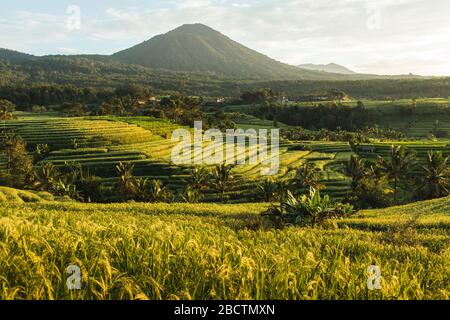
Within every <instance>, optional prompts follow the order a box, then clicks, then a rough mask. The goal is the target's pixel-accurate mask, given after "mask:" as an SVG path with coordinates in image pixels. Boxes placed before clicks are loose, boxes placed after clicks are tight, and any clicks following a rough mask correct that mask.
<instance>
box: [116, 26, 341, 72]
mask: <svg viewBox="0 0 450 320" xmlns="http://www.w3.org/2000/svg"><path fill="white" fill-rule="evenodd" d="M113 58H115V59H117V60H119V61H121V62H125V63H132V64H138V65H143V66H146V67H151V68H157V69H167V70H174V71H187V72H207V73H212V74H217V75H222V76H227V77H232V78H243V79H255V78H266V79H267V78H268V79H285V80H288V79H310V80H314V79H315V80H318V79H327V78H328V79H330V78H333V79H336V78H339V76H338V75H333V74H329V75H326V74H321V73H319V72H315V71H307V70H299V69H298V68H296V67H294V66H290V65H287V64H284V63H281V62H278V61H275V60H273V59H271V58H269V57H267V56H265V55H263V54H260V53H258V52H256V51H254V50H251V49H249V48H247V47H245V46H243V45H241V44H239V43H237V42H235V41H233V40H231V39H230V38H228V37H226V36H225V35H223V34H221V33H219V32H217V31H215V30H213V29H211V28H209V27H207V26H205V25H202V24H192V25H183V26H181V27H179V28H177V29H175V30H172V31H170V32H168V33H166V34H163V35H159V36H156V37H154V38H152V39H150V40H148V41H145V42H143V43H141V44H139V45H137V46H134V47H132V48H129V49H126V50H123V51H120V52H118V53H116V54H114V55H113Z"/></svg>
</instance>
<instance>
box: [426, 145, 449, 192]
mask: <svg viewBox="0 0 450 320" xmlns="http://www.w3.org/2000/svg"><path fill="white" fill-rule="evenodd" d="M448 159H449V157H445V158H444V156H443V154H442V152H441V151H430V152H428V157H427V164H426V165H425V166H423V167H422V171H423V176H422V186H421V188H420V190H423V193H424V196H425V198H427V199H433V198H439V197H444V196H447V195H448V194H449V192H450V169H449V165H448V164H447V163H448Z"/></svg>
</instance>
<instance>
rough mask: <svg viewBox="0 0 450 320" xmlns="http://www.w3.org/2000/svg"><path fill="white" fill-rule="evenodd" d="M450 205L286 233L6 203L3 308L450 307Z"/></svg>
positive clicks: (251, 208)
mask: <svg viewBox="0 0 450 320" xmlns="http://www.w3.org/2000/svg"><path fill="white" fill-rule="evenodd" d="M449 200H450V199H449V198H444V199H439V200H433V201H428V202H423V203H416V204H411V205H408V206H405V207H396V208H389V209H386V210H381V211H368V212H362V213H360V214H358V215H356V216H355V217H352V218H348V219H343V220H339V221H338V222H337V226H336V227H335V228H332V229H311V228H294V227H292V228H286V229H283V230H273V229H271V228H268V225H267V223H266V220H264V218H263V217H261V216H260V215H259V213H260V212H261V211H263V210H265V208H266V207H267V205H265V204H242V205H216V204H196V205H189V204H110V205H93V204H79V203H60V202H49V203H26V204H19V203H11V202H5V203H1V202H0V261H1V265H2V268H0V299H1V300H5V299H154V300H159V299H199V300H202V299H219V300H220V299H225V300H227V299H258V300H264V299H281V300H284V299H286V300H290V299H293V300H296V299H350V300H352V299H357V300H358V299H364V300H366V299H444V300H447V299H449V297H450V291H449V287H448V283H449V279H450V274H449V268H448V267H449V263H448V262H449V259H450V255H449V254H450V215H449V214H450V207H449V205H450V201H449ZM416 214H419V216H418V219H417V218H414V219H416V220H414V223H411V218H413V217H414V216H415V215H416ZM70 265H76V266H78V267H79V268H80V269H81V270H82V275H83V280H82V290H79V291H72V292H69V291H68V290H67V289H66V286H65V283H66V280H67V277H68V275H67V273H66V269H67V267H68V266H70ZM371 265H377V266H379V267H380V269H381V275H382V281H381V290H376V291H369V290H367V286H366V283H367V279H368V274H367V268H368V267H369V266H371Z"/></svg>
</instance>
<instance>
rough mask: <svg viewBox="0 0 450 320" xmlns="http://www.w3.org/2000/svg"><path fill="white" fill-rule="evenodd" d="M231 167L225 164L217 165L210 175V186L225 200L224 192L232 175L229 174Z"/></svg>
mask: <svg viewBox="0 0 450 320" xmlns="http://www.w3.org/2000/svg"><path fill="white" fill-rule="evenodd" d="M231 170H232V167H231V166H229V165H226V164H220V165H217V166H216V167H215V168H214V170H213V172H212V176H211V182H210V184H211V186H212V187H213V188H214V190H216V191H217V192H219V193H220V199H221V201H222V202H225V192H226V191H227V190H228V188H229V186H230V184H231V182H232V181H233V179H234V177H233V175H232V174H231Z"/></svg>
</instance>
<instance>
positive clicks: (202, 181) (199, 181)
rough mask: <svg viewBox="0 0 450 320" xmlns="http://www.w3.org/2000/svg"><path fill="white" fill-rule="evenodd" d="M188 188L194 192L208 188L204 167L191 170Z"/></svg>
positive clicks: (206, 173)
mask: <svg viewBox="0 0 450 320" xmlns="http://www.w3.org/2000/svg"><path fill="white" fill-rule="evenodd" d="M190 173H191V175H190V177H189V186H190V187H191V188H192V189H194V190H202V189H204V188H206V187H207V186H208V180H209V172H208V170H206V168H205V167H195V168H193V169H192V170H191V172H190Z"/></svg>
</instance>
